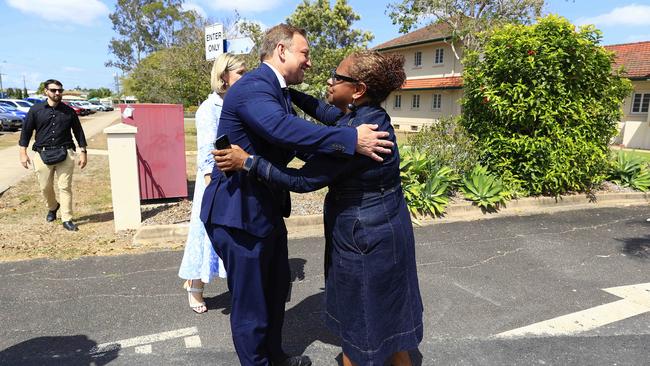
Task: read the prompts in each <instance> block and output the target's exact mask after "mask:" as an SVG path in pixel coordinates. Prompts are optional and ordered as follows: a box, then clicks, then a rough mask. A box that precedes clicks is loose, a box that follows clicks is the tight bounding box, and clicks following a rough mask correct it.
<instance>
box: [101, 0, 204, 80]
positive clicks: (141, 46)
mask: <svg viewBox="0 0 650 366" xmlns="http://www.w3.org/2000/svg"><path fill="white" fill-rule="evenodd" d="M182 3H183V0H117V2H116V3H115V11H114V12H113V13H111V14H110V15H109V18H110V20H111V22H112V23H113V30H114V31H115V32H116V33H117V35H118V37H114V38H112V39H111V41H110V43H109V45H108V49H109V51H110V53H112V54H113V57H114V59H113V60H110V61H107V62H106V66H109V67H116V68H118V69H120V70H122V71H123V72H129V71H131V70H132V69H133V68H134V67H135V66H136V65H137V64H138V63H139V62H140V61H141V60H142V59H143V58H144V57H146V56H147V55H148V54H150V53H151V52H154V51H157V50H161V49H163V48H166V47H171V46H173V45H176V44H178V43H179V40H178V35H179V33H181V32H182V31H183V30H185V29H186V28H187V27H188V25H191V24H192V23H194V22H195V20H196V16H197V14H196V12H193V11H183V10H182V9H181V5H182Z"/></svg>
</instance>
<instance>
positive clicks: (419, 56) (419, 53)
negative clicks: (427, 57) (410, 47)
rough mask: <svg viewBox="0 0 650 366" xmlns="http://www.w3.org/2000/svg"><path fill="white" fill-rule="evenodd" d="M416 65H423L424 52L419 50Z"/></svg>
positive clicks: (416, 54)
mask: <svg viewBox="0 0 650 366" xmlns="http://www.w3.org/2000/svg"><path fill="white" fill-rule="evenodd" d="M414 65H415V66H422V52H420V51H417V52H416V53H415V62H414Z"/></svg>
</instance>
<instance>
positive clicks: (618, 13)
mask: <svg viewBox="0 0 650 366" xmlns="http://www.w3.org/2000/svg"><path fill="white" fill-rule="evenodd" d="M576 23H577V24H578V25H584V24H595V25H597V26H650V6H649V5H637V4H631V5H626V6H624V7H621V8H615V9H614V10H612V11H610V12H609V13H605V14H601V15H597V16H595V17H588V18H578V19H577V20H576Z"/></svg>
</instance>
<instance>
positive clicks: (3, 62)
mask: <svg viewBox="0 0 650 366" xmlns="http://www.w3.org/2000/svg"><path fill="white" fill-rule="evenodd" d="M6 63H7V61H4V60H3V61H0V95H1V96H2V97H3V98H4V92H5V90H4V88H3V87H2V75H7V74H3V73H2V64H6Z"/></svg>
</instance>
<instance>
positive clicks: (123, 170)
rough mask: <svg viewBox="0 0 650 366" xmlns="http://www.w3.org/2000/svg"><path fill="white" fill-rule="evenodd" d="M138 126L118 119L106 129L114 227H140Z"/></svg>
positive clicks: (124, 228) (118, 229)
mask: <svg viewBox="0 0 650 366" xmlns="http://www.w3.org/2000/svg"><path fill="white" fill-rule="evenodd" d="M137 132H138V128H137V127H134V126H131V125H127V124H124V123H119V124H116V125H114V126H111V127H107V128H105V129H104V133H105V134H106V136H107V141H108V165H109V169H110V175H111V196H112V198H113V216H114V223H115V231H120V230H126V229H138V228H140V225H141V223H142V216H141V214H140V180H139V178H138V159H137V154H136V146H135V134H136V133H137Z"/></svg>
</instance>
